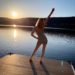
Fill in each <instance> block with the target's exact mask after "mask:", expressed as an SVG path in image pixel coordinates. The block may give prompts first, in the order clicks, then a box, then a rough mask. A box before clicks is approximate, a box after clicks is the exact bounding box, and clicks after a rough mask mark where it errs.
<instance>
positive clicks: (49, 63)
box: [0, 54, 74, 75]
mask: <svg viewBox="0 0 75 75" xmlns="http://www.w3.org/2000/svg"><path fill="white" fill-rule="evenodd" d="M0 75H74V73H73V70H72V68H71V65H70V64H68V63H67V62H65V61H63V62H62V61H58V60H49V59H46V58H44V61H43V63H42V64H40V63H39V57H36V58H34V59H33V62H32V63H30V62H29V56H25V55H18V54H13V55H6V56H4V57H2V58H0Z"/></svg>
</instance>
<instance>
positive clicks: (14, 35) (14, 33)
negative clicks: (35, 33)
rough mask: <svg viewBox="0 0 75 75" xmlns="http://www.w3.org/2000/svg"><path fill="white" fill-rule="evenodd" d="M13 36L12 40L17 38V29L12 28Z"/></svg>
mask: <svg viewBox="0 0 75 75" xmlns="http://www.w3.org/2000/svg"><path fill="white" fill-rule="evenodd" d="M13 37H14V41H16V38H17V31H16V29H14V31H13Z"/></svg>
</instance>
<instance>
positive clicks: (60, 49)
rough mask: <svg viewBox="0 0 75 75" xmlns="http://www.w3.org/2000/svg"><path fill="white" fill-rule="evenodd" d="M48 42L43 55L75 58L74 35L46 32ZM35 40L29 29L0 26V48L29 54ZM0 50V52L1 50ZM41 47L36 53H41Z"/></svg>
mask: <svg viewBox="0 0 75 75" xmlns="http://www.w3.org/2000/svg"><path fill="white" fill-rule="evenodd" d="M46 35H47V38H48V44H47V48H46V53H45V56H46V57H48V58H56V59H62V60H63V59H69V60H70V59H75V36H74V37H72V36H70V35H69V36H67V35H65V34H64V35H62V34H59V35H58V34H55V33H46ZM36 42H37V40H36V39H34V38H33V37H31V31H27V30H25V29H18V28H16V27H15V28H4V29H3V28H0V50H1V51H2V53H4V52H7V53H8V52H13V53H19V54H25V55H31V53H32V52H33V50H34V47H35V46H36ZM1 51H0V52H1ZM41 51H42V50H41V48H39V50H38V51H37V53H36V55H37V56H39V55H40V54H41Z"/></svg>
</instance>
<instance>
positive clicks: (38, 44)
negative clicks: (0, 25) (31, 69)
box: [30, 42, 41, 60]
mask: <svg viewBox="0 0 75 75" xmlns="http://www.w3.org/2000/svg"><path fill="white" fill-rule="evenodd" d="M40 45H41V43H40V42H37V44H36V47H35V49H34V51H33V53H32V55H31V57H30V60H31V59H32V57H33V55H34V54H35V52H36V51H37V50H38V48H39V47H40Z"/></svg>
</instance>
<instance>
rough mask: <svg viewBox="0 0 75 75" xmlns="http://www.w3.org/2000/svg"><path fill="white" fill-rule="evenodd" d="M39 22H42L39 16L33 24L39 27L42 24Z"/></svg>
mask: <svg viewBox="0 0 75 75" xmlns="http://www.w3.org/2000/svg"><path fill="white" fill-rule="evenodd" d="M41 23H42V24H44V23H43V19H41V18H39V19H38V20H37V22H36V24H35V27H40V26H41V25H42V24H41Z"/></svg>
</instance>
